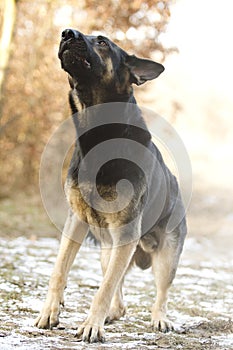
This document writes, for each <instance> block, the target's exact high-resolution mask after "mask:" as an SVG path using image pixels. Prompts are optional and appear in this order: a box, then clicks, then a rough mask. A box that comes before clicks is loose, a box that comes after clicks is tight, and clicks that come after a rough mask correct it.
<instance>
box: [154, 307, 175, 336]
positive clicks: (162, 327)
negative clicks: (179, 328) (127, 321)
mask: <svg viewBox="0 0 233 350" xmlns="http://www.w3.org/2000/svg"><path fill="white" fill-rule="evenodd" d="M151 325H152V328H153V330H154V331H160V332H163V333H167V332H170V331H174V325H173V323H172V322H171V321H170V320H169V319H168V318H167V317H166V315H164V314H163V313H162V312H158V313H154V314H153V315H152V320H151Z"/></svg>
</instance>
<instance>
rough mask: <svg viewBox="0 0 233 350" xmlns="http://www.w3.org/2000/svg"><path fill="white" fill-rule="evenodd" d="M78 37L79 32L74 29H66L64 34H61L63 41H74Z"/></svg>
mask: <svg viewBox="0 0 233 350" xmlns="http://www.w3.org/2000/svg"><path fill="white" fill-rule="evenodd" d="M77 36H78V35H77V32H76V31H75V30H73V29H65V30H63V32H62V34H61V37H62V39H63V40H69V39H74V38H76V37H77Z"/></svg>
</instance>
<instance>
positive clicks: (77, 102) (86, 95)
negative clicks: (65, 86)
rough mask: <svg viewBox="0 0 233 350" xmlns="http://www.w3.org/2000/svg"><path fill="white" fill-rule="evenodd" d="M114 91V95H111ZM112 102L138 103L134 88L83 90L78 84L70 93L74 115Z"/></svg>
mask: <svg viewBox="0 0 233 350" xmlns="http://www.w3.org/2000/svg"><path fill="white" fill-rule="evenodd" d="M111 91H112V93H111ZM110 102H125V103H127V102H128V103H136V100H135V98H134V95H133V88H132V87H131V86H130V87H128V88H127V89H124V90H121V91H119V90H118V91H116V89H111V87H109V88H106V89H99V88H98V87H97V88H96V89H89V90H87V89H82V87H80V86H79V85H78V84H77V85H76V86H74V87H73V88H72V90H71V91H70V93H69V103H70V107H71V111H72V113H73V114H75V113H78V112H83V111H84V110H85V109H86V108H88V107H91V106H95V105H100V104H103V103H110Z"/></svg>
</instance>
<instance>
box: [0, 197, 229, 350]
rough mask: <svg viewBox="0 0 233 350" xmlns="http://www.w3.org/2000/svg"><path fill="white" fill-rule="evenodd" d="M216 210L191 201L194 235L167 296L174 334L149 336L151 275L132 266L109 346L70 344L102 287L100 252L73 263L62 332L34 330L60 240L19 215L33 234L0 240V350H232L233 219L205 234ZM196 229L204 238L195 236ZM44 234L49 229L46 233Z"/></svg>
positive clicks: (85, 253)
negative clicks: (39, 231)
mask: <svg viewBox="0 0 233 350" xmlns="http://www.w3.org/2000/svg"><path fill="white" fill-rule="evenodd" d="M217 198H219V197H217ZM225 204H226V202H225ZM2 205H3V204H2ZM4 205H6V203H5V204H4ZM215 206H216V207H219V204H218V201H216V198H212V197H211V198H210V197H208V196H205V197H202V196H200V197H197V198H194V201H193V204H192V207H191V209H192V215H190V218H189V222H190V224H192V227H193V231H192V232H191V233H190V235H189V237H188V238H187V240H186V244H185V249H184V253H183V255H182V260H181V262H180V265H179V269H178V272H177V276H176V279H175V283H174V284H173V286H172V288H171V292H170V302H169V315H170V318H171V319H172V320H173V321H174V323H175V327H176V331H175V332H174V333H169V334H160V333H153V332H152V331H151V329H150V307H151V305H152V303H153V300H154V298H155V289H154V282H153V276H152V273H151V271H150V270H148V271H145V272H143V273H142V272H141V270H139V269H137V268H134V269H133V270H132V271H131V273H130V274H129V275H128V276H127V278H126V282H125V289H124V294H125V302H126V304H127V313H126V315H125V316H124V317H123V318H122V319H121V320H120V321H117V322H115V323H114V324H112V325H108V326H107V327H106V334H107V341H106V343H105V344H102V345H101V344H97V345H85V344H83V343H82V342H78V341H77V339H76V338H75V329H76V328H77V325H78V324H80V322H81V321H82V320H83V319H84V318H85V315H86V313H87V311H88V307H89V305H90V303H91V299H92V297H93V295H94V293H95V291H96V290H97V288H98V285H99V283H100V281H101V272H100V263H99V251H98V248H94V247H87V246H86V247H83V249H82V251H81V252H80V255H79V257H78V258H76V261H75V265H74V267H73V269H72V271H71V274H70V278H69V283H68V287H67V289H66V293H65V301H66V304H65V307H64V308H63V310H62V313H61V317H60V321H61V322H60V325H59V327H58V328H57V329H54V330H53V331H50V330H38V329H37V328H35V327H33V320H34V319H35V317H36V315H37V313H38V311H39V310H40V308H41V305H42V301H43V300H44V298H45V295H46V289H47V284H48V279H49V275H50V273H51V269H52V267H53V263H54V260H55V256H56V251H57V248H58V239H57V238H56V237H52V235H51V237H52V238H46V237H43V236H40V235H36V234H35V230H36V228H35V227H34V226H33V225H35V226H37V227H38V225H39V227H40V226H41V223H40V224H38V223H35V224H33V223H32V222H30V220H29V222H27V220H26V223H24V225H23V224H22V222H21V221H20V218H19V217H20V215H21V219H22V216H23V217H24V216H25V215H27V213H26V214H25V210H26V209H24V210H23V213H21V214H18V221H19V231H21V230H22V231H23V226H25V225H26V227H27V225H28V226H30V225H31V232H32V233H33V234H32V235H31V236H29V235H28V238H26V237H20V236H19V237H17V235H13V236H12V237H9V236H8V235H6V234H2V235H1V236H2V238H0V256H1V261H0V264H1V269H0V348H1V350H11V349H16V348H17V349H19V350H23V349H25V350H29V349H30V350H42V349H43V350H44V349H53V350H58V349H92V348H93V349H110V348H113V349H185V350H189V349H190V350H193V349H198V350H199V349H203V350H208V349H211V350H212V349H233V323H232V319H231V318H232V315H233V308H232V305H233V253H232V245H231V244H230V242H232V238H231V232H232V228H231V227H232V226H231V225H232V223H233V218H232V216H231V214H230V212H229V211H228V209H229V208H230V207H229V206H226V205H225V206H222V207H224V208H223V209H222V212H224V216H223V215H222V219H223V220H222V221H221V224H220V228H219V227H218V225H219V222H218V223H217V230H216V225H215V234H214V233H213V231H212V228H211V227H212V226H211V224H209V225H208V227H207V228H204V226H203V225H205V223H206V220H207V219H206V215H208V213H209V215H211V217H212V218H216V219H218V217H217V213H215V214H216V215H214V210H215ZM8 207H10V203H9V202H8ZM200 207H201V208H202V211H201V212H202V215H203V217H202V218H200V217H199V225H198V222H197V217H196V216H195V215H196V210H199V211H200ZM0 209H2V207H1V208H0ZM39 214H40V210H39V209H38V208H37V212H36V213H35V212H32V213H31V216H32V217H33V218H34V220H35V219H36V218H39V217H40V215H39ZM204 214H206V215H204ZM16 217H17V215H16ZM4 220H5V221H4V222H5V229H4V230H3V231H4V232H6V231H7V230H6V228H7V222H8V220H7V218H6V217H5V219H4ZM14 220H16V218H14ZM20 225H21V226H20ZM2 227H4V225H3V226H2ZM201 227H202V229H201ZM8 228H9V227H8ZM41 229H43V230H44V228H43V227H41ZM200 229H201V230H202V231H203V232H205V234H204V235H203V234H202V235H201V234H200ZM47 230H48V231H51V227H50V228H48V227H47ZM45 231H46V230H44V231H43V232H45ZM198 231H199V234H198ZM27 232H28V229H27ZM20 233H21V234H22V233H23V232H20ZM26 236H27V235H26ZM90 266H91V268H90Z"/></svg>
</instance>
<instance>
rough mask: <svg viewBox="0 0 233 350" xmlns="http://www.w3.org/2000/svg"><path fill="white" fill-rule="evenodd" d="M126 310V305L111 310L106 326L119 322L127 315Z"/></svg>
mask: <svg viewBox="0 0 233 350" xmlns="http://www.w3.org/2000/svg"><path fill="white" fill-rule="evenodd" d="M125 312H126V308H125V307H124V305H120V306H117V307H116V306H113V307H111V308H110V310H109V314H108V316H107V317H106V319H105V324H108V323H111V322H112V321H115V320H119V319H120V318H121V317H122V316H124V315H125Z"/></svg>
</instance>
